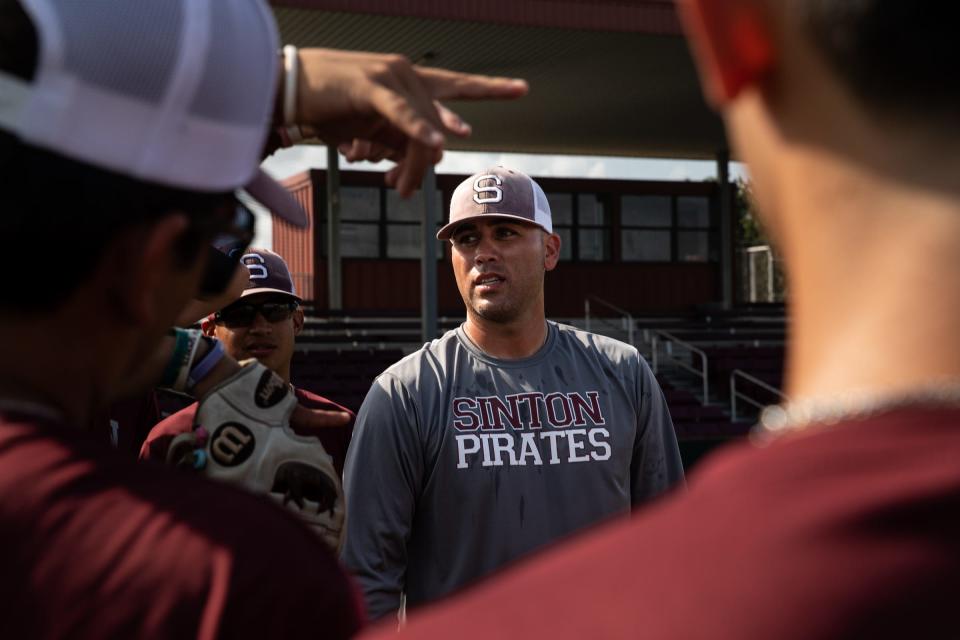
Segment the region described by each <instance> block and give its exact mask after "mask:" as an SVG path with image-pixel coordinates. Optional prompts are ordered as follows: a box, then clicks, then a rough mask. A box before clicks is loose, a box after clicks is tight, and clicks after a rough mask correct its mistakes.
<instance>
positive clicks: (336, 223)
mask: <svg viewBox="0 0 960 640" xmlns="http://www.w3.org/2000/svg"><path fill="white" fill-rule="evenodd" d="M327 304H328V306H329V308H330V310H331V311H340V310H341V309H343V274H342V272H341V270H340V156H339V154H337V148H336V147H335V146H333V145H328V146H327Z"/></svg>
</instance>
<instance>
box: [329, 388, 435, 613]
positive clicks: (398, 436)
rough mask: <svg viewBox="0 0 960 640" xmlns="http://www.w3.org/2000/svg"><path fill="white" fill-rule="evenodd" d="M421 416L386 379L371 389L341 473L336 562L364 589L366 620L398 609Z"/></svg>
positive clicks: (419, 473)
mask: <svg viewBox="0 0 960 640" xmlns="http://www.w3.org/2000/svg"><path fill="white" fill-rule="evenodd" d="M418 434H419V414H418V411H417V407H416V405H415V403H414V402H413V400H412V398H411V397H410V394H409V393H407V390H406V388H405V387H404V386H403V384H402V383H401V382H400V381H399V380H398V379H397V378H396V377H394V376H392V375H390V374H383V375H381V376H380V377H379V378H377V380H376V381H375V382H374V383H373V386H372V387H371V389H370V392H369V393H368V394H367V397H366V399H365V400H364V401H363V405H362V406H361V407H360V412H359V413H358V414H357V422H356V426H355V427H354V432H353V440H352V441H351V443H350V448H349V450H348V452H347V462H346V467H345V468H344V492H345V494H346V498H347V528H346V529H347V533H346V538H345V541H344V547H343V551H342V554H341V560H342V561H343V563H344V565H346V567H347V569H348V570H349V571H350V572H351V573H353V575H354V577H355V578H356V580H357V582H358V583H359V585H360V588H361V590H362V591H363V595H364V600H365V601H366V605H367V614H368V615H369V617H370V619H371V620H376V619H378V618H382V617H383V616H386V615H388V614H390V613H394V612H396V611H397V610H398V609H399V608H400V596H401V593H402V592H403V588H404V583H405V578H406V571H407V544H408V541H409V538H410V531H411V528H412V526H413V518H414V513H415V511H416V503H417V498H418V496H419V495H420V492H421V488H422V487H421V485H422V482H423V481H422V478H423V475H424V474H423V466H424V464H423V453H422V447H421V444H420V439H419V436H418Z"/></svg>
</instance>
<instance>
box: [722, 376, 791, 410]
mask: <svg viewBox="0 0 960 640" xmlns="http://www.w3.org/2000/svg"><path fill="white" fill-rule="evenodd" d="M737 378H743V379H744V380H747V381H748V382H752V383H753V384H755V385H757V386H758V387H760V388H761V389H764V390H766V391H769V392H770V393H772V394H774V395H776V396H778V397H779V398H780V400H786V399H787V396H785V395H784V394H783V393H782V392H781V391H780V389H777V388H776V387H773V386H771V385H769V384H767V383H766V382H764V381H763V380H759V379H757V378H755V377H754V376H752V375H750V374H749V373H747V372H746V371H741V370H740V369H734V370H733V371H731V372H730V420H731V421H736V420H737V400H738V399H739V400H743V401H744V402H746V403H748V404H751V405H753V406H754V407H756V408H757V409H763V407H764V406H766V405H765V404H764V403H762V402H758V401H757V400H754V399H753V398H751V397H750V396H748V395H746V394H745V393H741V392H739V391H737Z"/></svg>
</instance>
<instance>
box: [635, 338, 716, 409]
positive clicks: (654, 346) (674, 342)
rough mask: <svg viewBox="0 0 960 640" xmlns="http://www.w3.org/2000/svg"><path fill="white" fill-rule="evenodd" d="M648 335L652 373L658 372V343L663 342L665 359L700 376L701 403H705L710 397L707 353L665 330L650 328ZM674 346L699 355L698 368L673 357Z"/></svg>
mask: <svg viewBox="0 0 960 640" xmlns="http://www.w3.org/2000/svg"><path fill="white" fill-rule="evenodd" d="M649 335H650V347H651V351H652V363H651V365H652V366H653V372H654V373H658V372H659V369H660V345H661V344H663V345H664V347H665V348H666V359H668V360H670V361H671V362H672V363H673V364H674V365H676V366H678V367H680V368H681V369H683V370H685V371H689V372H690V373H692V374H694V375H695V376H698V377H699V378H701V380H702V383H703V404H704V405H706V404H707V401H708V399H709V398H710V380H709V378H707V354H706V353H705V352H704V351H703V350H702V349H698V348H697V347H695V346H693V345H692V344H690V343H689V342H685V341H683V340H680V339H679V338H677V337H676V336H675V335H673V334H672V333H668V332H666V331H659V330H656V329H651V330H650V331H649ZM674 346H678V347H681V348H683V349H686V350H687V351H689V352H690V353H692V354H696V355H698V356H700V369H699V370H698V369H696V368H695V367H693V366H691V365H690V364H688V363H686V362H684V361H683V360H680V359H679V358H675V357H674V356H673V347H674ZM692 360H693V359H692V358H691V361H692Z"/></svg>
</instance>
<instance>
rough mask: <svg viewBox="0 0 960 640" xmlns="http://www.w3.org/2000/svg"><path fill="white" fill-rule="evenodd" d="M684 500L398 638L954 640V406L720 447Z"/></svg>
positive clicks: (558, 554)
mask: <svg viewBox="0 0 960 640" xmlns="http://www.w3.org/2000/svg"><path fill="white" fill-rule="evenodd" d="M689 489H690V490H689V492H687V493H686V494H684V495H680V494H675V495H674V496H673V497H671V498H667V499H665V500H663V501H662V502H659V503H655V504H654V505H652V506H651V507H650V508H649V509H648V510H647V511H643V512H641V513H640V514H639V515H638V516H636V517H634V518H633V519H624V520H620V521H619V522H617V523H614V524H611V525H608V526H605V527H603V528H601V529H600V530H599V531H598V532H596V533H593V534H588V535H586V536H583V537H581V538H579V539H577V540H575V541H573V542H572V543H570V544H566V545H560V546H559V547H556V548H555V549H554V550H551V551H549V552H547V553H546V554H543V555H541V556H538V557H537V558H535V559H533V560H532V561H529V562H526V563H524V564H522V565H521V566H519V567H518V568H517V569H515V570H513V571H510V572H509V573H507V574H504V575H502V576H501V577H500V578H495V579H492V580H489V581H487V582H486V583H484V584H483V585H481V586H480V587H479V588H477V589H475V590H473V591H471V592H469V593H468V594H466V595H465V596H464V597H462V598H455V599H453V600H451V601H449V602H448V603H446V604H442V605H440V606H438V607H436V608H434V609H432V610H426V611H423V612H415V613H414V614H412V615H411V616H410V624H409V626H408V627H407V629H406V635H408V636H412V637H418V638H453V637H456V638H458V639H463V638H534V637H537V638H551V639H552V640H557V639H564V638H571V639H572V638H639V637H644V638H685V639H697V638H710V639H712V640H717V639H727V638H729V639H730V640H734V639H735V640H750V639H763V640H768V639H770V638H776V639H777V640H794V639H796V640H799V639H801V638H802V639H804V640H810V639H825V638H898V639H902V638H932V637H955V636H958V635H960V621H958V619H957V615H956V601H957V594H960V409H952V410H947V409H940V410H934V409H930V410H922V409H910V410H906V409H904V410H898V411H892V412H889V413H886V414H883V415H878V416H876V417H874V418H871V419H865V420H861V421H856V422H848V423H844V424H840V425H835V426H834V427H831V428H827V429H824V430H821V431H807V432H805V433H798V434H796V435H794V436H792V437H789V438H783V439H781V440H779V441H776V442H774V443H772V444H770V445H769V446H767V447H765V448H755V447H753V446H751V445H746V444H745V445H743V446H736V447H732V448H731V449H729V450H727V451H724V452H720V453H718V454H717V455H715V456H714V457H713V458H711V459H709V460H708V461H706V462H704V463H703V466H702V467H701V468H700V470H699V471H698V472H696V473H694V474H693V475H692V477H691V478H690V480H689ZM380 630H381V632H380V634H376V633H375V634H372V636H371V637H383V638H388V637H393V635H394V634H393V632H392V630H391V629H390V628H389V627H387V628H384V627H381V628H380ZM401 635H404V634H401Z"/></svg>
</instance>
